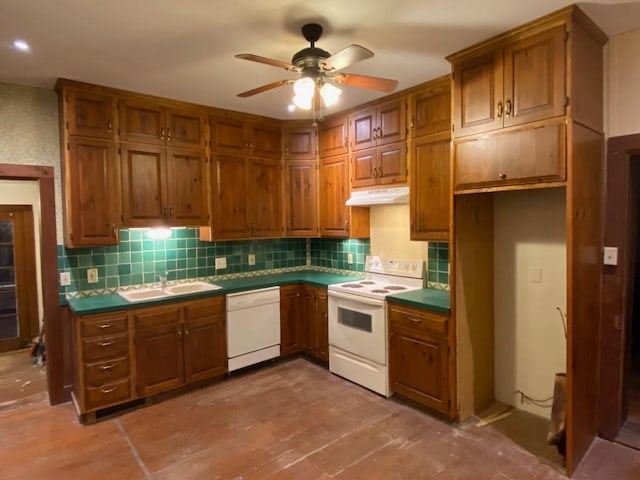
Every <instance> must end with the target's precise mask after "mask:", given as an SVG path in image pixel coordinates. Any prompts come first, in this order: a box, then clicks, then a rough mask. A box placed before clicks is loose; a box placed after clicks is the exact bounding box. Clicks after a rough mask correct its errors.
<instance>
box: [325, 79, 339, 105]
mask: <svg viewBox="0 0 640 480" xmlns="http://www.w3.org/2000/svg"><path fill="white" fill-rule="evenodd" d="M341 93H342V90H340V89H339V88H338V87H335V86H333V85H331V84H330V83H325V84H324V85H322V87H321V88H320V96H321V97H322V102H323V103H324V105H325V106H326V107H332V106H334V105H335V104H336V103H338V98H339V97H340V94H341Z"/></svg>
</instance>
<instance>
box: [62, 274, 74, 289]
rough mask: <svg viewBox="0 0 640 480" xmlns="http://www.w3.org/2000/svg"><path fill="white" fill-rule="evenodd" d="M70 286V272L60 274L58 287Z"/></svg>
mask: <svg viewBox="0 0 640 480" xmlns="http://www.w3.org/2000/svg"><path fill="white" fill-rule="evenodd" d="M69 285H71V273H70V272H60V286H61V287H68V286H69Z"/></svg>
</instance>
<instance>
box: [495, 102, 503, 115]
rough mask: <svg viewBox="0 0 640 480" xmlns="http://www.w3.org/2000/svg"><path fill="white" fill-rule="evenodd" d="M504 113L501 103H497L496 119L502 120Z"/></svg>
mask: <svg viewBox="0 0 640 480" xmlns="http://www.w3.org/2000/svg"><path fill="white" fill-rule="evenodd" d="M503 111H504V109H503V107H502V102H498V106H497V107H496V116H497V117H498V118H502V112H503Z"/></svg>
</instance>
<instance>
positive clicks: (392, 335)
mask: <svg viewBox="0 0 640 480" xmlns="http://www.w3.org/2000/svg"><path fill="white" fill-rule="evenodd" d="M388 317H389V367H390V368H389V377H390V378H389V382H390V385H391V390H392V391H393V392H395V393H397V394H399V395H402V396H404V397H407V398H409V399H411V400H413V401H415V402H418V403H420V404H422V405H424V406H426V407H429V408H432V409H434V410H436V411H438V412H441V413H444V414H446V415H448V416H449V417H453V412H452V410H453V409H452V408H451V402H450V399H451V396H450V393H449V392H450V387H451V385H450V383H451V381H452V375H451V373H450V368H449V365H450V358H449V340H448V338H449V336H448V322H449V319H448V316H446V315H441V314H436V313H433V312H430V311H427V310H423V309H419V308H414V307H407V306H404V305H396V304H393V303H389V304H388Z"/></svg>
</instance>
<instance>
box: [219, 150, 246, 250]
mask: <svg viewBox="0 0 640 480" xmlns="http://www.w3.org/2000/svg"><path fill="white" fill-rule="evenodd" d="M212 168H213V172H212V175H211V178H212V181H213V199H212V200H213V202H212V203H213V237H214V238H215V239H225V238H226V239H236V238H244V237H247V236H249V225H248V222H247V197H246V196H245V189H246V188H247V185H248V183H247V181H246V178H245V177H246V172H247V169H246V162H245V158H244V157H236V156H233V155H214V156H213V164H212Z"/></svg>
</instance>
